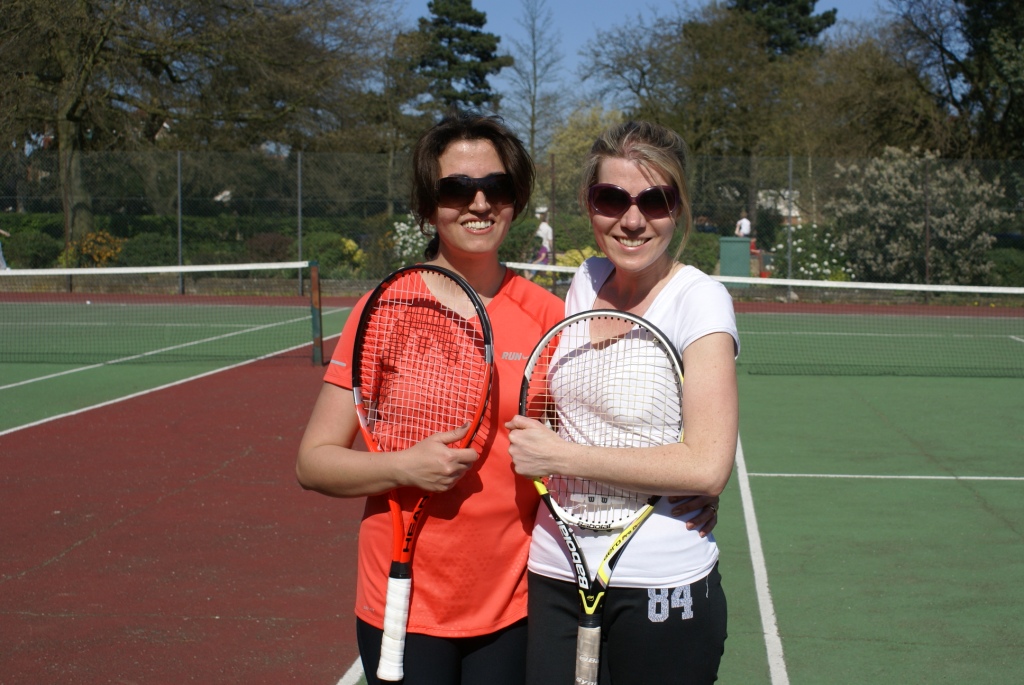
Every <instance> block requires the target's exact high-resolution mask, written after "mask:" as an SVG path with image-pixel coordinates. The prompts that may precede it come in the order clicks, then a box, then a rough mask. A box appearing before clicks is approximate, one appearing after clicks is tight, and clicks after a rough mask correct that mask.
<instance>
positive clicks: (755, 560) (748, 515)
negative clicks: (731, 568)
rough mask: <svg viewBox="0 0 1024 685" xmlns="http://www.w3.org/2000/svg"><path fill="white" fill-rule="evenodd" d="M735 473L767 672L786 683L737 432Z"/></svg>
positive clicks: (776, 683)
mask: <svg viewBox="0 0 1024 685" xmlns="http://www.w3.org/2000/svg"><path fill="white" fill-rule="evenodd" d="M736 475H737V478H738V480H739V486H740V499H741V500H742V502H743V518H744V519H745V520H746V527H747V542H748V544H749V545H750V562H751V565H752V566H753V567H754V586H755V588H756V590H757V605H758V609H759V610H760V612H761V630H762V631H763V632H764V646H765V649H766V650H767V652H768V673H769V676H770V678H771V682H772V685H789V673H787V671H786V659H785V657H784V655H783V653H782V638H781V637H779V626H778V623H777V622H776V620H775V606H774V605H773V604H772V593H771V590H770V589H769V587H768V568H767V565H766V564H765V561H764V550H763V549H762V548H761V534H760V532H758V528H757V514H755V513H754V498H753V496H752V495H751V493H750V478H749V475H750V474H748V473H747V464H746V461H745V460H744V459H743V444H742V443H741V442H740V438H739V436H738V435H737V436H736Z"/></svg>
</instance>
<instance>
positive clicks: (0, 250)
mask: <svg viewBox="0 0 1024 685" xmlns="http://www.w3.org/2000/svg"><path fill="white" fill-rule="evenodd" d="M0 235H2V236H3V237H5V238H10V237H11V234H10V233H8V232H7V231H5V230H4V229H2V228H0ZM8 268H9V267H8V266H7V262H6V261H4V247H3V245H2V244H0V270H7V269H8Z"/></svg>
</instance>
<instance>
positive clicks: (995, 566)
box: [0, 288, 1024, 684]
mask: <svg viewBox="0 0 1024 685" xmlns="http://www.w3.org/2000/svg"><path fill="white" fill-rule="evenodd" d="M755 290H756V288H755ZM777 295H778V294H777V293H771V294H765V296H764V297H763V298H760V299H759V298H758V297H757V296H756V293H754V292H752V291H750V290H749V289H748V291H746V292H745V293H744V294H743V295H742V299H743V302H745V303H746V304H744V303H741V302H740V299H739V298H740V296H739V295H737V298H738V304H737V311H738V318H739V323H740V330H741V340H742V342H743V345H744V350H743V354H742V356H741V365H740V376H739V382H740V400H741V423H740V431H741V450H740V453H739V454H738V455H737V457H738V459H737V467H736V470H735V472H734V475H733V478H732V480H731V482H730V484H729V487H728V489H727V491H726V493H725V495H724V496H723V502H722V517H721V522H720V524H719V527H718V529H717V530H716V537H717V538H718V540H719V544H720V546H721V549H722V567H721V568H722V575H723V582H724V584H725V588H726V592H727V594H728V598H729V605H730V606H729V608H730V630H729V640H728V641H727V644H726V655H725V659H724V661H723V666H722V670H721V674H720V682H723V683H737V684H746V683H755V684H756V683H775V684H778V683H786V682H792V683H869V682H870V683H887V682H928V683H960V682H965V681H969V682H975V683H1006V682H1015V681H1016V680H1017V679H1019V671H1020V666H1019V663H1020V657H1019V655H1020V654H1021V653H1022V652H1024V621H1021V619H1020V617H1019V607H1021V606H1024V589H1022V587H1021V584H1020V582H1019V579H1020V578H1021V577H1022V576H1024V554H1021V550H1022V549H1024V547H1022V542H1024V540H1022V537H1024V420H1022V417H1024V379H1022V377H1021V376H1022V375H1024V373H1022V372H1021V369H1022V366H1024V330H1022V325H1024V308H1022V307H1021V305H1020V301H1019V299H1018V300H1017V301H1016V303H1014V302H1012V301H1011V302H1010V303H1009V304H1006V302H1005V301H1003V300H999V301H998V303H996V302H992V303H990V302H985V303H981V304H973V300H972V301H970V302H967V301H957V302H955V303H943V302H935V301H931V302H929V303H927V304H926V305H923V304H921V303H918V302H914V303H909V302H902V303H900V304H899V305H898V306H899V307H903V308H902V309H899V308H894V307H896V305H892V304H890V305H889V307H890V308H888V309H887V310H885V311H879V309H878V308H879V307H880V306H881V305H879V304H878V303H877V302H875V303H873V304H870V305H868V304H865V303H863V302H860V303H857V302H849V301H847V302H845V303H842V304H843V305H844V307H845V309H843V310H840V309H836V308H835V307H834V306H830V307H828V308H824V307H823V305H821V303H814V302H810V301H809V300H810V299H811V298H809V297H803V298H802V299H801V301H800V307H796V306H793V303H791V302H786V303H780V302H778V300H777ZM345 304H346V303H343V302H331V301H329V300H328V301H325V302H324V308H323V314H324V323H323V335H324V337H325V338H328V339H329V338H331V336H332V335H333V334H334V333H336V332H337V330H340V326H341V325H342V321H343V318H344V316H345V314H344V312H345V309H344V307H345ZM85 306H92V305H85ZM7 321H8V319H7V318H4V322H5V325H6V322H7ZM307 323H308V322H307ZM125 325H127V324H124V323H122V324H119V326H120V327H121V328H122V329H123V327H124V326H125ZM256 325H260V324H256ZM119 326H108V327H106V328H107V330H113V331H115V332H116V331H117V329H118V327H119ZM196 332H197V333H198V336H197V337H196V339H204V338H206V337H213V336H214V335H216V333H214V334H212V335H211V332H210V330H204V331H198V330H197V331H196ZM222 332H223V331H222ZM161 335H162V334H161ZM304 335H307V337H308V334H304ZM114 337H115V338H116V337H117V336H116V335H115V336H114ZM108 344H109V345H116V344H118V343H117V342H116V340H115V341H111V342H109V343H100V342H97V343H96V347H97V348H101V347H104V346H107V345H108ZM148 344H149V345H150V349H159V348H160V346H161V345H167V343H165V342H155V341H151V342H150V343H148ZM170 344H171V345H181V344H183V342H182V341H180V340H176V341H174V342H173V343H170ZM279 349H284V348H279ZM288 349H289V350H291V348H290V347H289V348H288ZM329 349H330V348H329V345H328V352H329ZM294 350H297V351H289V352H287V353H286V354H284V355H282V356H271V357H268V358H266V359H262V360H260V361H255V362H249V363H246V362H239V361H238V360H228V359H224V358H220V359H217V358H206V359H192V360H184V359H177V360H159V361H158V360H155V359H152V358H149V359H148V360H147V361H145V362H144V363H138V362H127V361H125V362H118V363H111V362H110V361H109V360H108V361H107V362H106V363H104V362H100V361H95V360H94V361H85V360H83V361H81V362H78V363H61V364H58V363H55V362H54V361H52V360H49V361H47V360H42V361H33V362H27V361H22V362H15V361H10V360H8V359H4V362H3V366H2V369H3V371H2V372H0V373H2V375H0V404H2V405H3V407H4V411H3V412H2V416H0V454H2V455H3V457H4V470H3V483H4V485H3V492H4V497H3V500H2V502H3V503H2V504H0V511H2V516H3V520H4V521H5V523H4V526H3V528H2V532H0V544H2V546H3V549H5V550H9V552H8V553H7V554H5V555H4V559H3V561H2V562H0V565H2V566H0V568H2V572H0V615H2V617H3V620H2V622H0V642H2V644H3V645H4V647H3V648H2V651H0V672H2V673H3V674H4V675H3V677H2V678H0V680H2V681H3V682H4V683H38V682H41V681H45V682H49V683H64V682H67V683H71V682H100V681H102V682H145V683H161V682H166V683H172V682H173V683H177V682H224V683H229V682H238V683H242V682H244V683H279V682H302V683H325V684H330V683H338V682H340V681H343V682H352V683H355V682H359V680H358V669H351V670H350V668H351V667H352V665H353V664H354V663H355V661H356V657H357V652H356V647H355V642H354V635H353V619H352V613H351V605H352V595H353V591H354V550H355V534H356V530H357V526H358V520H359V516H360V513H361V508H362V507H361V502H359V501H348V500H330V499H328V498H324V497H322V496H319V495H313V494H309V493H304V492H302V491H301V490H300V489H299V488H298V486H297V485H296V484H295V482H294V477H293V475H292V467H293V464H294V456H295V449H296V446H297V443H298V439H299V437H300V436H301V433H302V429H303V427H304V425H305V420H306V418H307V417H308V414H309V410H310V408H311V407H312V403H313V400H314V398H315V396H316V392H317V390H318V387H319V384H320V376H321V374H322V369H321V367H319V366H318V365H314V364H312V363H311V347H310V345H309V343H308V342H307V343H306V344H305V347H297V348H294ZM122 354H123V353H122ZM131 354H137V353H136V352H132V353H131ZM261 354H262V353H261ZM221 369H223V370H221ZM826 374H828V375H826ZM867 374H871V375H867ZM897 374H899V375H897ZM154 389H155V390H154ZM51 417H57V418H51Z"/></svg>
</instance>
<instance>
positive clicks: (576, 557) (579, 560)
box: [555, 519, 590, 589]
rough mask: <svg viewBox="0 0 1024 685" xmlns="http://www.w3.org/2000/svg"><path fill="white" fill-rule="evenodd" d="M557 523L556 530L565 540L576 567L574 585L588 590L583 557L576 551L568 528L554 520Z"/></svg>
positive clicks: (588, 583)
mask: <svg viewBox="0 0 1024 685" xmlns="http://www.w3.org/2000/svg"><path fill="white" fill-rule="evenodd" d="M555 521H557V522H558V530H559V532H560V533H562V538H563V539H564V540H565V546H566V547H567V548H568V549H569V554H570V555H571V556H572V563H573V566H575V567H576V583H577V584H578V585H579V586H580V587H581V588H583V589H589V588H590V579H589V578H587V570H586V569H585V568H583V557H581V556H580V552H579V550H578V549H576V541H575V540H573V538H572V533H570V532H569V527H568V526H566V525H565V524H564V523H562V522H561V521H559V520H558V519H555Z"/></svg>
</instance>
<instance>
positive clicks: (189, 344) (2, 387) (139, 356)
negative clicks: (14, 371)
mask: <svg viewBox="0 0 1024 685" xmlns="http://www.w3.org/2000/svg"><path fill="white" fill-rule="evenodd" d="M346 309H350V308H349V307H345V308H342V309H335V310H332V311H327V312H324V314H336V313H337V312H342V311H345V310H346ZM305 320H306V317H299V318H297V319H291V320H289V321H279V322H277V323H268V324H264V325H262V326H256V327H254V328H246V329H244V330H241V331H235V332H233V333H225V334H223V335H215V336H214V337H212V338H205V339H203V340H193V341H191V342H187V343H182V344H180V345H172V346H171V347H164V348H162V349H159V350H151V351H149V352H143V353H142V354H133V355H132V356H130V357H121V358H120V359H111V360H109V361H105V362H100V363H99V364H90V365H88V366H79V367H76V368H74V369H67V370H66V371H60V372H58V373H51V374H49V375H46V376H37V377H36V378H28V379H25V380H23V381H18V382H17V383H9V384H8V385H0V390H8V389H10V388H16V387H18V386H19V385H28V384H29V383H38V382H39V381H47V380H50V379H51V378H60V377H61V376H67V375H69V374H72V373H78V372H79V371H89V370H91V369H99V368H102V367H104V366H111V365H113V364H122V363H125V362H130V361H134V360H136V359H142V358H144V357H151V356H153V355H154V354H163V353H164V352H171V351H173V350H180V349H183V348H186V347H192V346H194V345H201V344H203V343H208V342H215V341H217V340H223V339H224V338H230V337H232V336H236V335H243V334H245V333H252V332H254V331H261V330H263V329H265V328H274V327H275V326H284V325H287V324H292V323H295V322H297V321H305ZM308 344H309V343H302V344H301V345H296V346H295V347H289V348H288V349H286V350H279V351H277V352H274V353H272V354H269V355H265V357H272V356H274V355H276V354H282V353H283V352H290V351H291V350H295V349H298V348H300V347H303V346H305V345H308ZM265 357H259V359H264V358H265ZM236 366H237V365H236ZM228 368H233V367H230V366H229V367H228ZM197 378H198V376H197ZM0 435H3V433H0Z"/></svg>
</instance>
